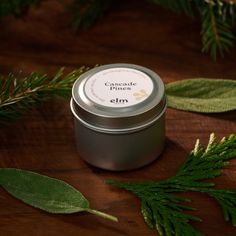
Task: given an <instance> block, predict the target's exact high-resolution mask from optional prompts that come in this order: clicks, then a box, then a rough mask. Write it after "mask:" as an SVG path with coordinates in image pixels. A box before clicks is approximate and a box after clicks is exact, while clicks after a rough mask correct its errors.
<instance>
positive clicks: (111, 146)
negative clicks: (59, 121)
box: [70, 64, 166, 170]
mask: <svg viewBox="0 0 236 236" xmlns="http://www.w3.org/2000/svg"><path fill="white" fill-rule="evenodd" d="M70 106H71V111H72V113H73V115H74V118H75V134H76V143H77V147H78V152H79V155H80V156H81V158H82V159H84V160H85V161H86V162H88V163H89V164H91V165H94V166H96V167H100V168H103V169H107V170H130V169H135V168H138V167H141V166H144V165H147V164H148V163H150V162H152V161H153V160H155V159H156V158H157V157H158V155H159V154H160V153H161V151H162V149H163V146H164V140H165V117H164V115H165V110H166V98H165V90H164V84H163V82H162V80H161V79H160V77H159V76H158V75H157V74H156V73H154V72H153V71H151V70H149V69H147V68H145V67H142V66H138V65H133V64H109V65H104V66H99V67H96V68H94V69H91V70H89V71H87V72H86V73H84V74H83V75H82V76H80V78H78V79H77V80H76V82H75V83H74V86H73V88H72V99H71V104H70Z"/></svg>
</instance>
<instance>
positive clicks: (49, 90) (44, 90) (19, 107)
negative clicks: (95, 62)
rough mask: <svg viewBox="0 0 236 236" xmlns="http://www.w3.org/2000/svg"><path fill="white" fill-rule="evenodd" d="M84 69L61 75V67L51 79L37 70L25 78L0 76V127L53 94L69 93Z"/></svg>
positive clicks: (64, 94) (66, 94)
mask: <svg viewBox="0 0 236 236" xmlns="http://www.w3.org/2000/svg"><path fill="white" fill-rule="evenodd" d="M85 70H86V68H84V67H81V68H79V69H77V70H75V71H72V72H71V73H69V74H67V75H64V76H63V68H62V69H60V70H59V71H58V72H57V73H56V74H55V76H54V77H53V78H52V79H49V77H48V76H47V75H45V74H40V73H37V72H33V73H32V74H31V75H29V76H27V77H25V78H20V77H16V76H14V75H13V74H10V75H8V76H6V77H2V78H0V127H1V126H4V125H6V124H7V123H9V122H10V121H12V120H15V119H16V118H17V117H19V116H20V115H22V114H24V113H25V112H27V111H29V110H31V109H32V108H33V107H35V106H36V105H38V104H39V103H41V102H43V101H46V100H48V99H50V98H52V97H53V96H60V97H65V96H68V95H70V94H71V87H72V85H73V83H74V82H75V80H76V79H77V78H78V77H79V76H80V75H81V74H82V73H83V72H84V71H85Z"/></svg>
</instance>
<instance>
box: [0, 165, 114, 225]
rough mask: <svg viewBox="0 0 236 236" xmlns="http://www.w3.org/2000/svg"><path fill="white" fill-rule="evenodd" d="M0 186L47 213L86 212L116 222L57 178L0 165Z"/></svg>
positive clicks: (112, 217)
mask: <svg viewBox="0 0 236 236" xmlns="http://www.w3.org/2000/svg"><path fill="white" fill-rule="evenodd" d="M0 186H2V187H3V188H4V189H5V190H6V191H7V192H9V193H10V194H12V195H13V196H14V197H16V198H17V199H19V200H21V201H23V202H25V203H26V204H29V205H31V206H33V207H36V208H39V209H41V210H44V211H46V212H49V213H60V214H70V213H76V212H82V211H86V212H89V213H92V214H95V215H98V216H101V217H103V218H106V219H109V220H112V221H117V218H116V217H114V216H111V215H108V214H106V213H103V212H100V211H97V210H93V209H91V208H90V206H89V202H88V200H87V199H86V198H85V197H84V196H83V195H82V193H80V192H79V191H78V190H76V189H75V188H73V187H72V186H70V185H69V184H67V183H66V182H64V181H61V180H58V179H53V178H49V177H47V176H44V175H39V174H37V173H34V172H30V171H25V170H19V169H13V168H0Z"/></svg>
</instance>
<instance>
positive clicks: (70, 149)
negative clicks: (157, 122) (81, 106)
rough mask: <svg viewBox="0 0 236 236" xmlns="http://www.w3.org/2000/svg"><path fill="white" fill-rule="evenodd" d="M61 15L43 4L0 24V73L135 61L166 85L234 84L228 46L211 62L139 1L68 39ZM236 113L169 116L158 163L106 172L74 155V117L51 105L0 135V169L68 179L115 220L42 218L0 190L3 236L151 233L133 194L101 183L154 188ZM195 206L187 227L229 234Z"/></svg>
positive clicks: (65, 106) (197, 200) (234, 128)
mask: <svg viewBox="0 0 236 236" xmlns="http://www.w3.org/2000/svg"><path fill="white" fill-rule="evenodd" d="M68 17H69V14H68V13H65V11H64V8H63V6H62V5H60V3H58V1H53V0H52V1H44V2H43V3H42V5H41V6H40V7H39V8H32V9H31V10H30V11H29V12H28V15H26V16H25V17H24V18H22V19H15V18H13V17H7V18H5V19H3V20H1V22H0V29H1V31H0V72H1V73H2V74H7V73H9V72H18V71H19V70H22V74H28V73H30V72H31V71H34V70H37V71H43V72H45V73H48V74H49V75H53V74H54V73H55V72H56V70H57V69H58V68H59V67H61V66H65V67H66V69H65V71H66V72H69V71H71V70H73V69H75V68H77V67H79V66H81V65H88V66H94V65H95V64H107V63H116V62H126V63H134V64H139V65H143V66H146V67H148V68H150V69H152V70H154V71H156V72H157V73H158V74H159V75H160V76H161V78H162V79H163V81H164V82H165V83H169V82H171V81H176V80H181V79H185V78H193V77H210V78H228V79H236V68H235V66H236V58H235V55H236V48H234V49H232V50H231V52H230V53H229V54H227V55H226V57H225V59H220V58H219V59H218V60H217V62H214V61H212V60H211V59H210V57H209V56H208V55H203V54H201V52H200V49H201V42H200V36H199V32H200V23H199V21H198V20H197V19H196V20H191V19H189V18H187V17H185V16H183V15H181V14H176V13H171V12H170V11H167V10H163V9H161V8H158V7H154V6H152V5H149V4H147V3H146V2H144V1H134V0H133V1H116V2H115V3H114V6H113V7H112V9H111V10H110V11H109V12H108V13H107V14H106V15H105V16H104V17H103V18H102V19H101V20H100V21H99V22H97V23H96V24H95V25H94V26H92V27H91V28H89V29H87V30H81V31H79V32H77V33H76V32H74V31H73V30H72V29H71V28H70V26H69V23H68ZM235 120H236V112H235V111H234V112H228V113H224V114H213V115H212V114H211V115H207V114H196V113H190V112H182V111H178V110H174V109H168V110H167V112H166V135H167V141H166V147H165V150H164V152H163V153H162V155H161V156H160V158H159V159H157V160H156V161H155V162H153V163H152V164H151V165H149V166H146V167H144V168H141V169H138V170H134V171H127V172H109V171H104V170H100V169H97V168H94V167H92V166H89V165H87V164H86V163H85V162H84V161H82V160H81V159H80V157H79V155H78V154H77V151H76V147H75V140H74V130H73V117H72V114H71V112H70V108H69V99H68V100H52V101H50V102H48V103H45V104H43V105H42V106H40V107H39V108H37V109H35V110H33V111H32V112H30V113H29V114H27V115H25V116H24V117H23V118H21V119H19V120H18V121H17V122H15V123H13V124H11V125H9V126H8V127H6V128H4V129H1V131H0V167H15V168H22V169H26V170H32V171H35V172H38V173H41V174H45V175H48V176H51V177H55V178H59V179H62V180H64V181H67V182H68V183H70V184H71V185H73V186H74V187H76V188H78V189H79V190H80V191H81V192H83V193H84V195H85V196H86V197H87V198H88V199H89V200H90V202H91V206H92V207H93V208H95V209H98V210H101V211H105V212H107V213H109V214H113V215H115V216H117V217H118V218H119V223H113V222H110V221H107V220H104V219H100V218H98V217H96V216H93V215H89V214H86V213H82V214H74V215H50V214H47V213H44V212H42V211H40V210H37V209H34V208H32V207H30V206H28V205H25V204H23V203H22V202H20V201H18V200H16V199H14V198H13V197H11V196H10V195H9V194H7V193H6V192H5V191H4V190H3V189H0V235H1V236H24V235H25V236H26V235H27V236H28V235H34V236H64V235H66V236H78V235H97V236H98V235H112V236H118V235H130V236H131V235H132V236H133V235H137V236H138V235H140V236H141V235H149V236H151V235H157V233H156V232H155V231H154V230H150V229H149V228H148V227H147V226H146V225H145V223H144V221H143V219H142V217H141V215H140V202H139V200H138V199H136V198H135V197H134V196H133V195H132V194H130V193H128V192H125V191H123V190H120V189H117V188H111V187H109V186H107V185H106V184H105V183H104V181H105V180H106V179H115V180H129V181H138V180H161V179H164V178H167V177H169V176H171V175H173V174H175V172H176V170H177V169H178V167H179V166H180V164H181V163H182V162H183V160H184V159H185V158H186V155H187V154H188V152H189V151H190V150H191V149H192V148H193V146H194V143H195V140H196V139H197V138H200V139H201V140H202V142H203V143H204V144H206V143H207V140H208V137H209V135H210V133H212V132H215V133H216V135H217V136H218V137H219V138H221V137H223V136H228V135H229V134H230V133H236V122H235ZM235 165H236V161H235V160H232V161H231V164H230V165H229V167H227V168H226V169H225V171H224V173H223V175H222V176H220V177H219V178H217V179H216V183H217V186H219V187H226V188H228V187H231V188H235V187H236V167H235ZM184 195H185V196H188V197H192V198H193V206H195V207H196V208H198V209H199V210H198V211H197V212H196V215H197V216H199V217H201V218H202V219H203V222H202V223H193V225H194V226H195V227H197V228H198V229H199V230H201V231H202V232H203V233H204V234H205V235H208V236H213V235H214V236H223V235H224V236H233V235H236V228H233V227H232V226H231V225H230V223H225V222H224V220H223V217H222V214H221V211H220V208H219V206H218V205H217V203H216V202H215V201H214V200H212V199H210V198H209V197H207V196H205V195H203V194H197V193H186V194H184Z"/></svg>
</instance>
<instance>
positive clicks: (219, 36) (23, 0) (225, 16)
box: [0, 0, 236, 59]
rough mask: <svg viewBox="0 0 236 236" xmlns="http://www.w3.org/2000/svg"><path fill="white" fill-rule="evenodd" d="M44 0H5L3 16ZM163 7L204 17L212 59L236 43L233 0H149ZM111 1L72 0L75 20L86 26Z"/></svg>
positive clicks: (206, 43) (1, 7) (76, 24)
mask: <svg viewBox="0 0 236 236" xmlns="http://www.w3.org/2000/svg"><path fill="white" fill-rule="evenodd" d="M41 1H42V0H11V1H7V0H2V1H0V17H1V16H5V15H8V14H13V15H15V16H20V15H22V14H23V13H24V12H25V11H26V10H27V9H28V7H29V6H30V5H33V4H36V3H39V2H41ZM147 1H149V2H151V3H153V4H155V5H159V6H162V7H164V8H167V9H170V10H173V11H176V12H183V13H185V14H186V15H187V16H190V17H194V16H195V15H200V17H201V19H202V27H201V28H202V29H201V36H202V52H204V53H208V52H209V53H210V54H211V56H212V58H213V59H216V57H217V55H218V54H220V55H221V56H222V57H223V56H224V53H225V52H227V51H228V50H229V49H230V48H231V47H233V45H234V41H235V36H234V34H233V26H234V24H235V22H236V17H235V15H236V2H234V1H230V0H147ZM111 5H112V1H111V0H73V1H72V2H71V5H70V7H69V8H70V11H71V14H72V16H71V18H72V24H73V25H74V27H75V28H80V27H82V28H85V27H88V26H90V25H91V24H93V23H94V22H95V21H96V20H97V19H98V18H100V17H101V16H102V15H103V14H104V12H105V11H107V9H109V7H110V6H111Z"/></svg>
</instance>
